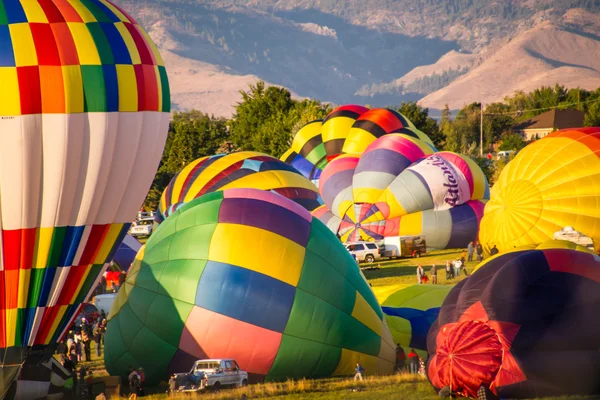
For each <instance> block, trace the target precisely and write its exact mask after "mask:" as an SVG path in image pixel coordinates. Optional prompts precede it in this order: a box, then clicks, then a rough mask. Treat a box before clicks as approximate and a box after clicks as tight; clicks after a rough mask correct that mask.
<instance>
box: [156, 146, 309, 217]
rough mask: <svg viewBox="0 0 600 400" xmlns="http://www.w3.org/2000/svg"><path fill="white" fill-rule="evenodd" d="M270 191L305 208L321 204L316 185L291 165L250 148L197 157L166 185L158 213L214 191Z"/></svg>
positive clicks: (174, 209) (163, 214)
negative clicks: (244, 189)
mask: <svg viewBox="0 0 600 400" xmlns="http://www.w3.org/2000/svg"><path fill="white" fill-rule="evenodd" d="M230 188H255V189H261V190H270V191H273V192H276V193H278V194H280V195H282V196H284V197H287V198H289V199H292V200H294V201H295V202H296V203H298V204H300V205H302V206H303V207H305V208H306V209H308V210H313V209H315V208H316V207H318V206H320V205H321V204H320V201H319V193H318V190H317V188H316V187H315V186H314V185H313V184H312V183H311V182H310V181H309V180H308V179H306V178H305V177H304V176H303V175H302V174H300V173H299V172H298V171H297V170H296V169H295V168H294V167H293V166H290V165H288V164H286V163H284V162H282V161H280V160H278V159H276V158H273V157H271V156H268V155H266V154H262V153H257V152H253V151H243V152H239V153H232V154H217V155H213V156H207V157H202V158H199V159H197V160H195V161H193V162H191V163H190V164H188V165H187V166H186V167H185V168H183V169H182V170H181V171H179V172H178V173H177V174H176V175H175V176H174V177H173V179H171V182H169V185H167V187H166V188H165V190H164V192H163V194H162V196H161V199H160V203H159V206H158V213H159V214H160V217H161V218H162V219H164V218H167V217H168V216H169V215H171V214H172V213H173V212H175V211H176V210H177V209H178V208H179V207H181V206H182V205H184V204H186V203H188V202H189V201H191V200H193V199H195V198H197V197H199V196H202V195H203V194H206V193H211V192H214V191H217V190H225V189H230Z"/></svg>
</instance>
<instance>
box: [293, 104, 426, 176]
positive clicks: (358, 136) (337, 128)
mask: <svg viewBox="0 0 600 400" xmlns="http://www.w3.org/2000/svg"><path fill="white" fill-rule="evenodd" d="M389 133H401V134H404V135H405V136H408V137H412V138H415V139H419V140H421V141H423V142H425V143H426V144H427V146H430V147H431V148H433V143H432V142H431V140H430V139H429V137H428V136H427V135H426V134H425V133H423V132H421V131H420V130H418V129H417V128H416V127H415V126H414V125H413V123H412V122H410V120H408V118H406V117H405V116H403V115H402V114H400V113H398V112H397V111H394V110H390V109H387V108H375V109H372V110H369V109H368V108H366V107H362V106H357V105H345V106H341V107H338V108H336V109H334V110H333V111H332V112H331V113H329V114H328V115H327V116H326V117H325V119H323V120H316V121H312V122H309V123H308V124H306V125H304V126H303V127H302V128H301V129H300V130H299V131H298V133H297V134H296V135H295V136H294V139H293V141H292V146H291V148H290V149H289V150H288V151H287V152H285V153H284V154H283V155H282V156H281V160H283V161H285V162H286V163H288V164H290V165H292V166H294V167H295V168H296V169H298V170H299V171H300V172H301V173H302V174H303V175H304V176H305V177H307V178H308V179H310V180H311V181H313V182H314V183H315V184H316V185H317V186H318V181H319V178H320V176H321V173H322V171H323V169H324V168H325V166H327V164H328V163H329V162H331V161H332V160H334V159H336V158H337V157H338V156H339V155H341V154H355V155H358V154H361V153H362V152H363V151H365V149H366V148H367V146H369V144H371V143H372V142H373V141H375V140H376V139H377V138H379V137H381V136H384V135H387V134H389Z"/></svg>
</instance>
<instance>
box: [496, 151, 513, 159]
mask: <svg viewBox="0 0 600 400" xmlns="http://www.w3.org/2000/svg"><path fill="white" fill-rule="evenodd" d="M516 153H517V152H516V151H515V150H504V151H499V152H498V156H497V157H496V160H502V159H503V158H504V159H505V160H508V159H509V158H510V157H512V156H514V155H516Z"/></svg>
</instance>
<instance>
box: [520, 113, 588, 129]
mask: <svg viewBox="0 0 600 400" xmlns="http://www.w3.org/2000/svg"><path fill="white" fill-rule="evenodd" d="M584 116H585V113H584V112H583V111H579V110H556V109H554V110H551V111H548V112H545V113H543V114H540V115H538V116H537V117H533V118H531V119H528V120H527V121H523V122H521V123H519V124H517V125H515V129H516V130H526V129H566V128H577V127H580V126H583V119H584Z"/></svg>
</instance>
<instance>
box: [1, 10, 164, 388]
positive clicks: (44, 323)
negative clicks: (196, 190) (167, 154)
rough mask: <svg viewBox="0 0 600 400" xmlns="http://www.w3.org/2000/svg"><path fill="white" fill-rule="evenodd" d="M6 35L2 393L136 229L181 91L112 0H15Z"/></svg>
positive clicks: (63, 324) (5, 20) (53, 337)
mask: <svg viewBox="0 0 600 400" xmlns="http://www.w3.org/2000/svg"><path fill="white" fill-rule="evenodd" d="M0 42H1V43H2V44H1V45H0V82H1V86H2V94H1V95H0V132H1V135H0V203H1V207H0V208H1V219H2V246H1V252H2V257H1V260H0V365H1V366H2V370H1V371H0V375H2V379H1V380H0V381H1V382H0V384H1V386H0V396H2V395H3V394H4V391H5V390H6V388H7V385H8V383H9V382H10V380H11V379H12V377H13V376H14V374H15V373H16V372H17V371H18V369H19V366H20V364H21V363H22V362H23V360H24V359H25V358H26V356H27V355H28V354H30V353H32V352H36V351H38V350H40V351H42V350H43V349H44V348H46V346H48V345H52V344H53V343H55V342H56V341H57V339H59V338H60V336H61V333H63V332H64V331H65V329H66V328H67V327H68V326H69V325H70V321H71V319H72V318H73V317H74V316H75V315H77V313H78V309H79V308H80V305H81V303H82V302H84V301H85V300H86V299H87V298H88V295H89V294H90V293H91V292H92V290H93V289H94V288H95V286H96V282H97V280H98V279H99V277H100V275H101V273H102V272H103V270H104V268H105V264H106V263H107V261H110V259H111V258H112V254H113V253H114V251H116V249H117V247H118V244H119V243H120V241H121V240H122V238H123V237H124V236H125V234H126V233H127V229H128V227H129V225H130V221H131V220H132V219H133V218H134V216H135V214H136V212H137V210H138V209H139V207H140V205H141V204H142V202H143V201H144V197H145V195H146V193H147V192H148V188H149V186H150V184H151V183H152V179H153V177H154V174H155V172H156V168H157V166H158V163H159V161H160V157H161V154H162V150H163V147H164V142H165V139H166V135H167V130H168V123H169V111H170V107H171V101H170V98H169V86H168V82H167V74H166V72H165V68H164V66H163V61H162V59H161V57H160V54H159V53H158V51H157V49H156V47H155V46H154V44H153V43H152V41H151V40H150V39H149V37H148V35H147V34H146V32H145V31H144V30H143V29H142V28H141V26H140V25H138V24H137V23H136V22H135V21H134V20H133V18H131V17H130V16H129V15H127V13H125V12H124V11H123V10H121V9H120V8H118V7H117V6H115V5H113V4H112V3H110V2H109V1H107V0H93V1H84V0H69V1H64V0H44V1H42V0H23V1H19V0H11V1H3V2H1V3H0ZM49 350H50V351H51V349H49Z"/></svg>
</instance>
